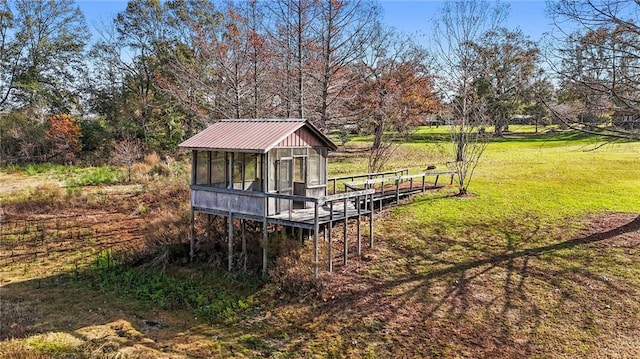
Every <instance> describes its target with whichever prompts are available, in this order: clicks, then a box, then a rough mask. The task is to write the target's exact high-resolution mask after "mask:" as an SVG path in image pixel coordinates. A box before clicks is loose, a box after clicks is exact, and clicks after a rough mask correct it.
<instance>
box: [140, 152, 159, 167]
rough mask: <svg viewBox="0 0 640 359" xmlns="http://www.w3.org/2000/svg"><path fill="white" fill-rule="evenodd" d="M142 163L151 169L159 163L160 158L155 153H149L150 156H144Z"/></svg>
mask: <svg viewBox="0 0 640 359" xmlns="http://www.w3.org/2000/svg"><path fill="white" fill-rule="evenodd" d="M144 163H145V164H146V165H147V166H150V167H153V166H155V165H157V164H159V163H160V156H158V154H157V153H156V152H155V151H154V152H151V153H150V154H148V155H146V156H144Z"/></svg>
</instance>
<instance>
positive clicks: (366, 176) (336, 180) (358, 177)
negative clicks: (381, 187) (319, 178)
mask: <svg viewBox="0 0 640 359" xmlns="http://www.w3.org/2000/svg"><path fill="white" fill-rule="evenodd" d="M408 174H409V168H402V169H399V170H395V171H386V172H373V173H362V174H355V175H347V176H339V177H333V178H329V179H327V191H328V192H329V193H328V194H335V193H339V192H338V190H339V189H342V188H343V187H344V184H345V183H348V182H355V181H362V180H372V179H380V178H384V177H396V176H405V175H408ZM346 191H348V189H347V188H345V189H344V191H340V192H346Z"/></svg>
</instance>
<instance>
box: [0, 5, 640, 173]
mask: <svg viewBox="0 0 640 359" xmlns="http://www.w3.org/2000/svg"><path fill="white" fill-rule="evenodd" d="M612 5H616V6H615V7H613V6H612ZM598 6H599V8H598ZM637 6H638V5H637V4H635V3H634V2H633V1H628V2H624V1H623V2H620V1H617V0H615V1H614V0H611V1H609V0H607V1H601V2H600V3H598V4H595V5H592V6H589V4H581V3H575V2H571V1H568V0H567V1H560V2H557V3H555V4H552V5H550V7H549V11H550V12H551V13H552V14H553V15H554V19H556V20H557V23H558V24H562V21H567V20H568V21H569V22H572V24H573V25H572V28H574V29H576V30H575V31H574V32H571V33H569V34H567V35H566V36H564V37H563V38H561V39H555V40H554V41H553V42H552V43H551V45H553V46H547V49H545V52H544V53H543V52H542V51H541V50H540V49H539V48H538V44H536V43H535V42H533V41H531V40H530V39H529V38H528V37H527V36H525V35H524V34H523V33H522V32H521V31H520V30H518V29H507V28H504V27H503V25H502V24H503V20H504V18H505V17H506V16H507V15H508V5H507V4H504V3H493V2H486V1H454V2H449V3H446V4H445V5H444V6H443V7H442V9H441V13H442V14H441V18H440V21H439V22H436V24H435V26H434V27H433V31H431V32H433V33H434V34H435V36H434V37H433V39H432V41H431V47H432V48H434V49H436V51H434V53H432V54H430V53H428V52H427V51H426V50H425V49H424V48H423V47H422V46H421V45H420V44H418V43H416V41H415V40H414V38H413V37H412V36H408V35H406V34H399V33H397V32H396V31H395V30H394V29H392V28H390V27H388V26H386V24H384V22H383V16H382V11H381V8H380V5H379V4H378V3H377V2H375V1H373V0H274V1H256V0H246V1H222V0H220V1H212V0H171V1H160V0H131V1H129V2H128V3H127V7H126V9H125V10H123V11H122V12H120V13H118V14H117V15H116V16H115V17H114V18H113V19H111V21H108V22H107V23H104V24H90V25H91V26H92V28H95V29H97V31H94V32H92V31H91V30H90V29H89V24H87V22H86V20H85V18H84V16H83V14H82V13H81V11H80V10H79V8H78V7H77V5H76V4H75V3H74V2H73V0H58V1H32V0H12V1H8V0H0V64H1V66H0V155H1V159H0V161H1V162H2V163H18V162H27V161H59V162H70V161H77V160H78V159H79V158H80V159H85V160H87V161H105V160H107V159H108V158H109V152H110V150H111V149H112V148H114V147H115V146H117V145H118V144H119V143H120V144H122V143H125V144H128V143H139V144H140V145H141V146H142V147H144V149H145V150H154V151H175V150H176V146H177V144H178V143H180V142H181V141H182V140H183V139H185V138H186V137H188V136H190V135H192V134H194V133H196V132H197V131H199V130H201V129H202V128H204V127H205V126H206V125H207V124H209V123H211V122H212V121H215V120H216V119H223V118H280V117H284V118H288V117H293V118H307V119H310V120H311V121H312V122H313V123H314V124H316V125H317V126H318V127H319V128H320V129H321V130H323V131H326V132H332V131H338V132H344V131H347V130H349V131H364V132H366V133H371V134H374V135H375V136H374V141H373V148H372V153H375V152H376V151H379V150H382V151H383V150H384V149H385V148H387V147H386V144H385V141H388V140H389V139H388V138H386V139H385V134H389V133H402V131H405V130H407V129H408V128H410V127H411V126H412V125H414V124H417V123H420V122H422V121H424V119H425V118H426V117H427V116H430V118H432V119H436V120H438V121H440V122H447V121H448V122H455V121H460V118H462V117H464V118H465V121H467V120H469V119H467V115H466V114H465V115H464V116H462V117H461V116H460V113H458V112H456V109H455V108H456V107H459V105H461V104H464V105H465V108H467V109H469V108H473V109H474V110H473V111H470V112H469V111H467V112H468V114H471V115H473V117H474V121H477V122H478V123H479V124H481V125H482V126H494V127H495V129H496V133H498V134H501V132H502V130H506V129H508V126H509V123H510V121H511V120H512V119H513V118H514V117H515V116H516V115H524V118H534V119H536V121H538V120H540V121H548V120H549V118H550V117H553V118H555V119H556V120H560V121H562V122H563V123H568V124H571V123H573V122H575V120H576V119H579V118H581V119H584V118H596V119H603V118H604V119H608V121H609V123H611V122H612V121H613V120H614V119H615V118H617V117H616V116H626V117H624V119H625V120H629V119H632V118H637V116H636V114H637V108H638V96H637V95H638V94H637V91H638V88H639V87H640V86H638V85H639V83H638V79H637V75H634V74H636V73H637V71H636V72H634V71H635V70H634V69H637V64H638V59H639V58H640V57H639V56H638V50H637V49H638V48H640V47H638V46H637V45H638V42H637V38H638V37H637V36H635V35H637V34H638V26H637V25H636V23H637V19H636V17H637V15H634V14H637V12H636V13H634V12H633V10H634V9H637ZM471 8H476V9H496V10H495V13H494V14H493V15H490V16H486V19H485V20H483V23H482V24H478V26H477V30H478V31H475V30H474V32H473V33H466V34H464V36H459V35H461V34H462V33H461V32H457V31H458V30H460V29H462V30H464V29H465V26H464V25H465V23H467V24H468V23H469V22H468V19H467V20H465V18H464V16H462V17H461V16H455V13H456V12H458V15H460V14H464V11H468V10H469V9H471ZM464 9H466V10H464ZM623 10H624V11H623ZM476 11H477V10H476ZM492 11H493V10H492ZM467 15H469V14H467ZM465 16H466V15H465ZM634 16H635V17H634ZM483 19H484V18H483ZM559 26H564V25H559ZM429 27H431V25H430V24H429V21H428V19H425V30H426V31H427V32H429V30H430V29H429ZM467 27H468V26H467ZM465 31H467V32H468V29H467V30H465ZM92 33H97V35H94V36H93V37H92V36H91V34H92ZM547 53H549V54H553V55H554V56H555V57H554V56H551V55H548V54H547ZM543 54H544V56H543ZM543 62H545V63H546V64H545V66H541V65H540V64H541V63H543ZM543 68H546V69H547V71H542V69H543ZM468 104H474V106H472V107H469V106H467V105H468ZM465 111H466V110H465ZM435 114H437V115H438V116H437V117H436V116H435ZM589 116H591V117H589ZM521 118H522V117H521ZM595 123H596V124H597V125H601V124H602V121H600V120H598V121H595ZM61 131H62V134H61V133H60V132H61ZM123 141H124V142H123ZM65 151H66V152H65Z"/></svg>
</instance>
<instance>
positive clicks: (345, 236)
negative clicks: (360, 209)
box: [342, 197, 349, 266]
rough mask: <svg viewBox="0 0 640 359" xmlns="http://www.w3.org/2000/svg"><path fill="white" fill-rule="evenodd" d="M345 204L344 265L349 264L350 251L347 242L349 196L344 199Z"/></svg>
mask: <svg viewBox="0 0 640 359" xmlns="http://www.w3.org/2000/svg"><path fill="white" fill-rule="evenodd" d="M343 206H344V208H343V209H344V228H343V233H342V234H343V238H342V240H343V242H344V265H345V266H346V265H347V255H348V254H347V252H348V247H349V243H348V242H347V198H346V197H345V199H344V201H343Z"/></svg>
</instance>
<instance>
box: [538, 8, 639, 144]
mask: <svg viewBox="0 0 640 359" xmlns="http://www.w3.org/2000/svg"><path fill="white" fill-rule="evenodd" d="M639 10H640V5H639V4H638V2H637V1H630V0H598V1H584V2H577V1H570V0H561V1H557V2H553V3H550V4H549V7H548V11H549V13H550V14H551V15H552V18H553V19H554V22H555V24H556V28H557V29H558V30H559V31H558V33H560V34H562V35H563V36H564V38H558V37H555V38H552V39H551V40H552V41H550V43H551V44H553V45H556V44H558V45H559V46H557V45H556V46H553V47H552V48H551V51H550V54H551V55H550V56H549V65H550V67H551V68H552V69H553V70H554V73H555V75H556V76H557V78H558V80H559V81H558V82H559V83H560V85H561V88H562V92H561V94H562V95H563V96H559V97H558V99H557V102H558V104H572V105H574V106H572V107H573V108H574V110H575V111H573V112H571V113H563V112H562V111H558V108H559V106H558V105H557V104H553V103H551V104H548V108H549V109H550V111H552V113H553V114H554V116H555V117H556V118H557V119H558V120H560V121H562V122H563V124H565V125H566V126H568V127H570V128H573V129H576V130H580V131H583V132H587V133H592V134H597V135H602V136H605V137H607V138H609V139H640V79H639V78H638V76H637V73H638V68H640V40H639V38H640V18H639V17H638V16H639V15H638V14H639ZM566 28H570V29H572V32H570V33H566V32H564V31H563V29H566ZM565 107H566V106H565Z"/></svg>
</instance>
